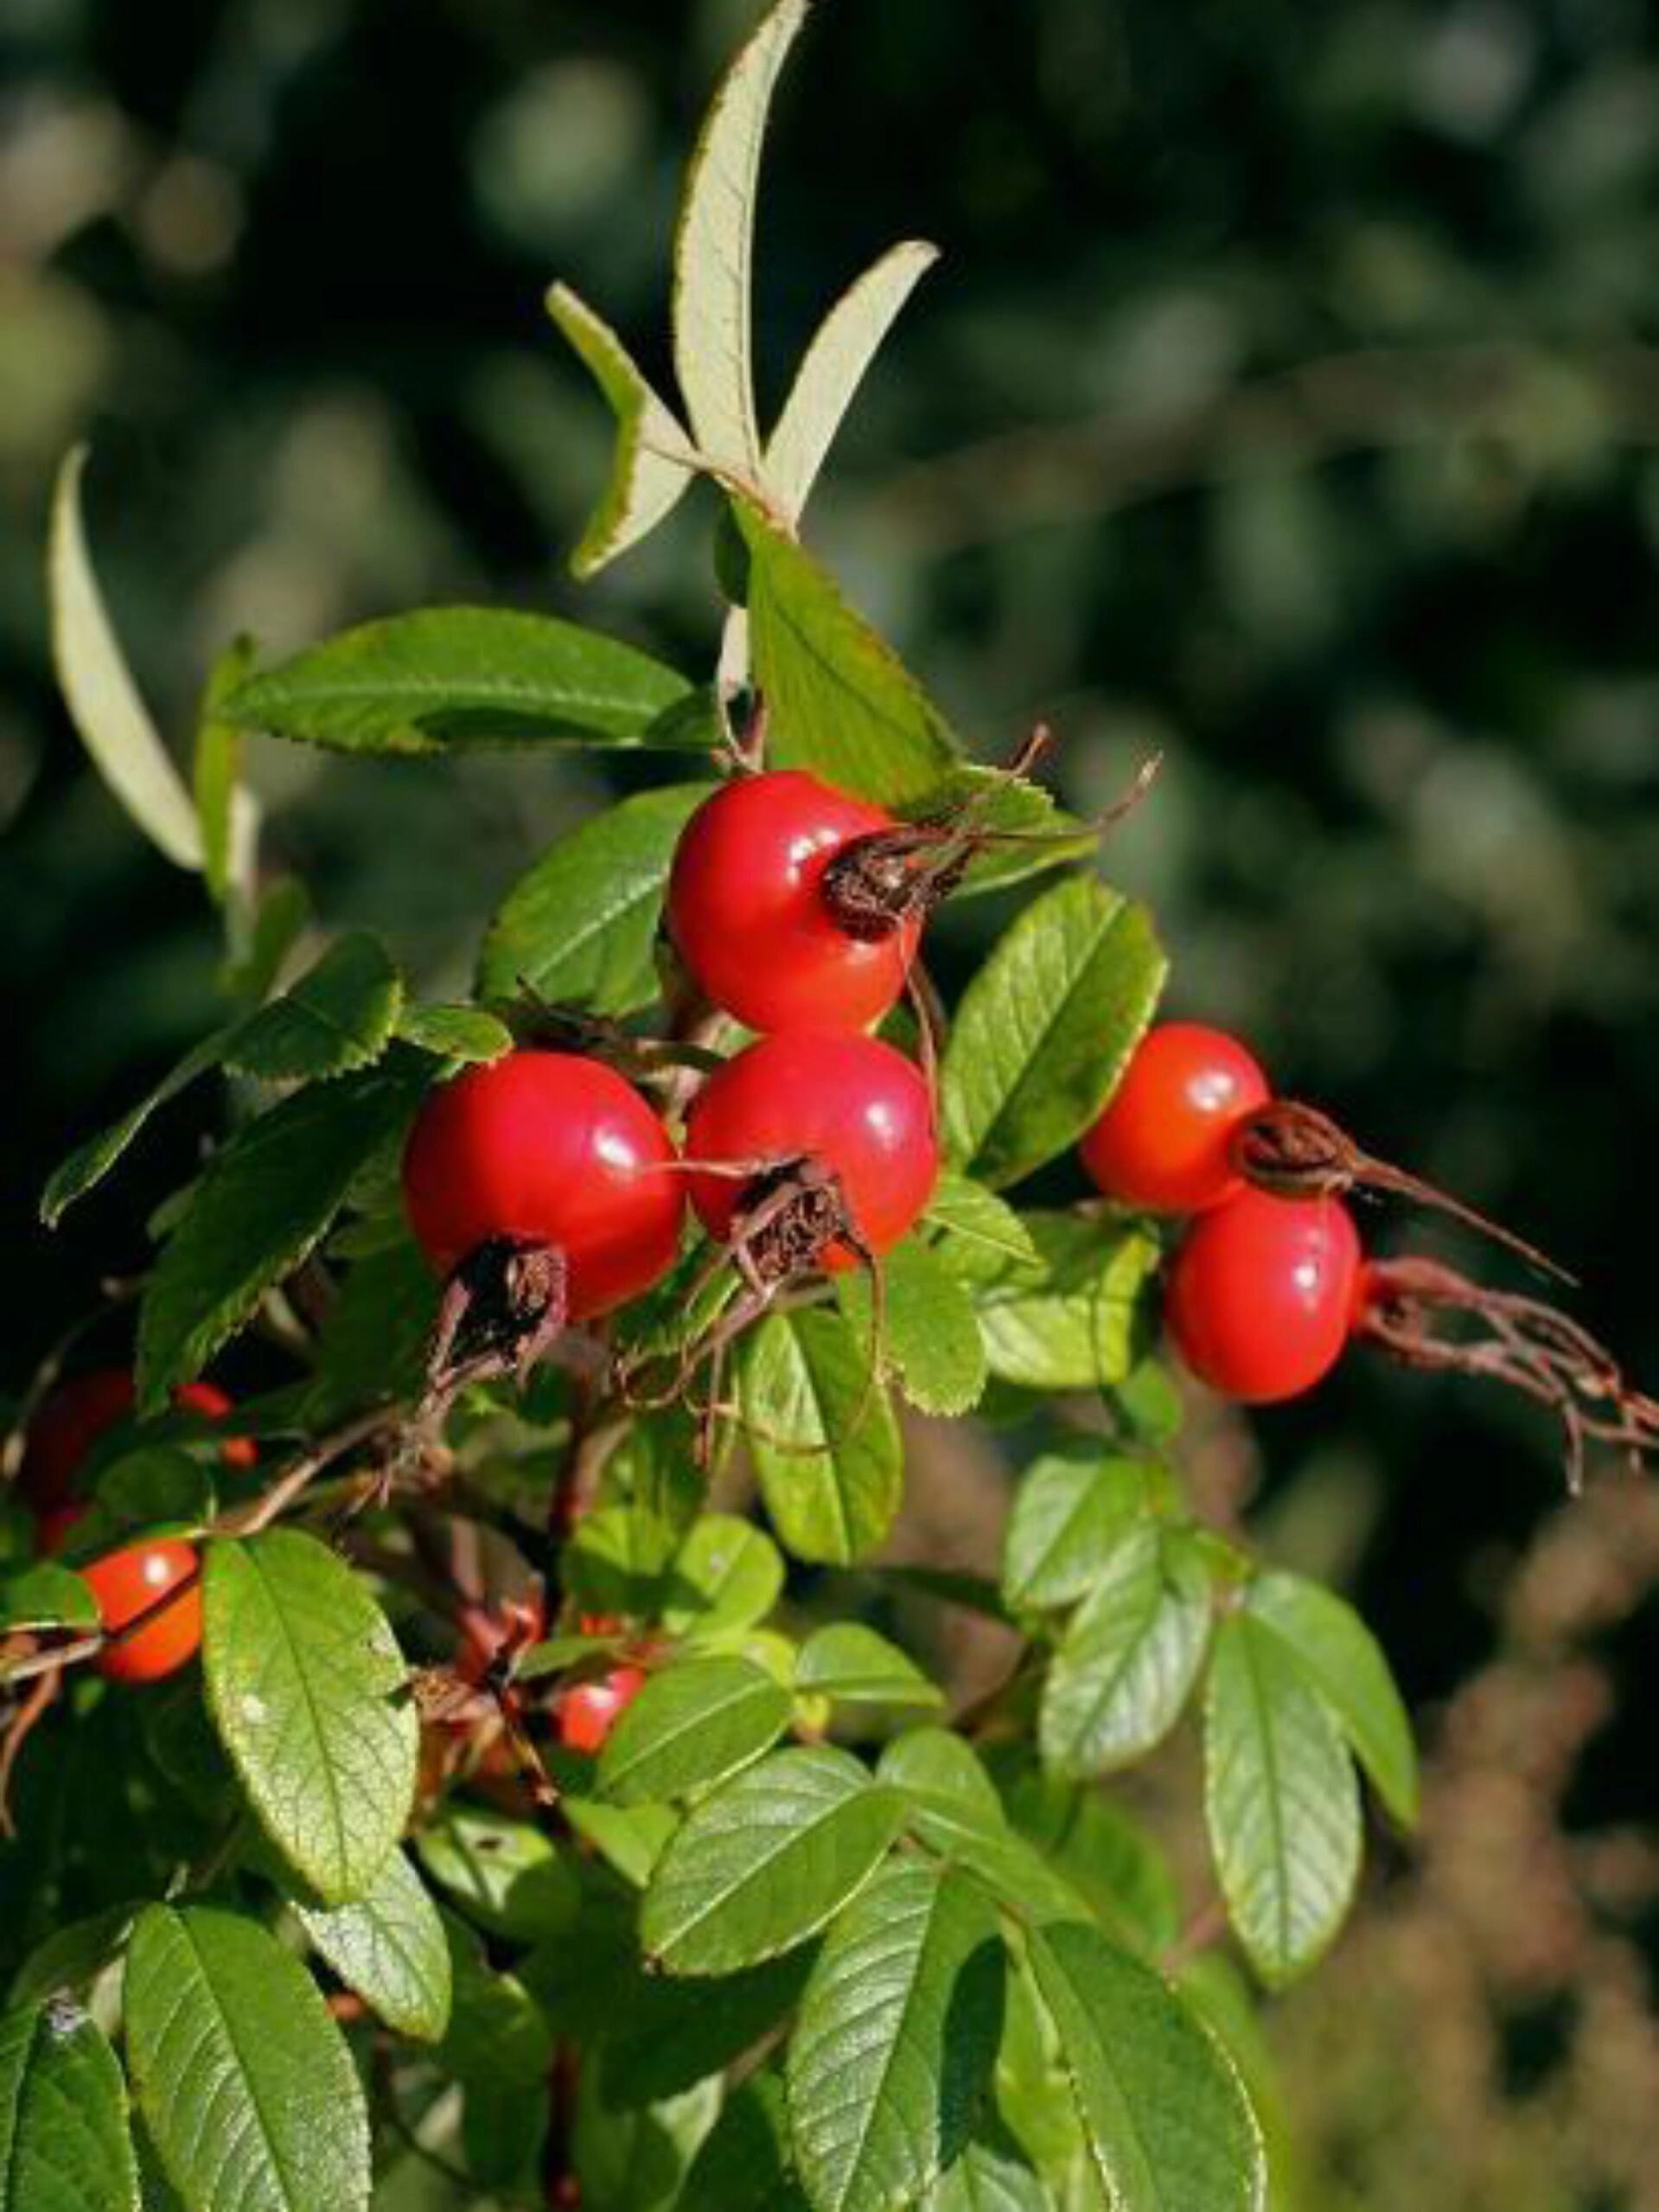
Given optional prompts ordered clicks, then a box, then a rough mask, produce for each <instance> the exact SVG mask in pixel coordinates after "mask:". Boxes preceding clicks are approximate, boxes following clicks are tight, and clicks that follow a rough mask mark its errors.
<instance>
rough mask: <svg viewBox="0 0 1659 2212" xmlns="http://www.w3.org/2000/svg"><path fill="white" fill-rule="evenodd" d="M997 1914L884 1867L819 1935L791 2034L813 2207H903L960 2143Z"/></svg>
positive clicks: (792, 2114) (931, 1878) (948, 1882)
mask: <svg viewBox="0 0 1659 2212" xmlns="http://www.w3.org/2000/svg"><path fill="white" fill-rule="evenodd" d="M1003 1975H1004V1959H1003V1951H1002V1945H1001V1942H1000V1940H999V1935H998V1932H997V1919H996V1914H995V1912H994V1910H993V1908H992V1905H991V1903H990V1902H989V1900H988V1899H987V1898H986V1896H985V1894H984V1892H983V1891H982V1890H981V1889H979V1888H978V1887H977V1886H976V1885H975V1884H974V1883H971V1882H969V1881H967V1880H966V1879H965V1878H964V1877H963V1876H960V1875H958V1874H955V1873H952V1872H950V1871H948V1870H946V1871H941V1870H940V1869H939V1868H937V1867H932V1866H927V1865H920V1864H910V1865H903V1866H899V1865H894V1866H890V1867H888V1868H886V1869H885V1870H884V1871H883V1872H882V1873H881V1874H880V1875H878V1876H877V1878H876V1880H875V1881H874V1882H872V1883H871V1884H870V1885H869V1887H868V1888H867V1889H865V1890H864V1892H863V1893H862V1895H860V1896H858V1897H857V1898H855V1899H854V1901H853V1902H852V1904H850V1905H849V1906H847V1908H845V1911H843V1912H842V1914H841V1915H840V1916H839V1919H838V1920H837V1921H836V1922H835V1925H834V1926H833V1928H832V1929H831V1930H830V1933H829V1935H828V1938H827V1939H826V1942H825V1945H824V1948H823V1950H822V1951H821V1952H820V1954H819V1959H818V1963H817V1965H816V1966H814V1969H813V1972H812V1979H811V1980H810V1981H809V1982H808V1983H807V1993H806V1996H805V1998H803V1999H802V2002H801V2017H800V2018H799V2020H798V2021H797V2022H796V2023H795V2029H794V2035H793V2036H791V2037H790V2041H789V2055H788V2085H789V2119H790V2131H791V2135H792V2138H793V2140H794V2151H795V2163H796V2165H797V2167H798V2169H799V2170H800V2174H801V2180H802V2181H803V2182H804V2183H805V2184H806V2190H807V2196H808V2197H809V2199H810V2200H811V2202H812V2204H813V2206H814V2212H890V2208H892V2207H895V2206H900V2205H907V2204H913V2203H914V2202H916V2198H917V2197H918V2196H921V2195H922V2192H923V2190H926V2189H927V2188H928V2187H929V2186H930V2184H931V2183H933V2181H934V2180H935V2177H937V2176H938V2175H939V2174H940V2173H941V2172H942V2170H944V2169H945V2167H947V2166H948V2165H949V2164H950V2163H951V2161H952V2159H953V2158H956V2157H957V2156H958V2155H959V2153H960V2151H961V2150H962V2149H963V2147H964V2146H965V2145H966V2144H967V2138H968V2136H969V2133H970V2132H971V2131H972V2128H973V2120H974V2117H975V2114H976V2113H977V2110H978V2107H979V2101H980V2100H981V2098H982V2096H983V2095H984V2094H985V2090H986V2084H987V2082H988V2081H989V2079H990V2075H991V2069H992V2065H993V2063H994V2062H995V2059H996V2055H997V2045H998V2043H999V2039H1000V2036H1001V2033H1002V2005H1003Z"/></svg>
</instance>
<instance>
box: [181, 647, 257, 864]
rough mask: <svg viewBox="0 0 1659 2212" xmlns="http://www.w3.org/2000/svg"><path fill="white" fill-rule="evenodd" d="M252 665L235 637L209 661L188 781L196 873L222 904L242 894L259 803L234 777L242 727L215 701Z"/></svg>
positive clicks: (238, 770) (249, 650)
mask: <svg viewBox="0 0 1659 2212" xmlns="http://www.w3.org/2000/svg"><path fill="white" fill-rule="evenodd" d="M252 666H253V643H252V639H251V638H246V637H239V638H237V639H236V640H235V641H234V643H233V644H231V645H229V646H228V647H227V649H226V650H225V651H224V652H222V653H221V654H220V656H219V658H218V659H217V660H216V661H215V662H214V665H213V668H212V670H211V672H210V673H209V674H208V677H207V688H206V690H205V692H204V693H203V694H202V700H201V719H200V720H199V721H198V723H197V725H196V745H195V761H194V763H193V764H192V769H191V777H190V781H191V793H192V796H193V797H194V799H195V809H196V822H197V826H198V828H199V830H200V833H201V872H202V874H203V875H204V876H205V878H206V879H207V889H208V890H209V892H211V893H212V894H213V896H214V898H215V899H216V900H217V901H218V902H219V904H220V905H221V906H222V905H224V904H225V901H226V899H227V898H228V897H229V895H230V893H231V892H232V891H233V890H234V891H235V892H237V893H238V895H239V897H245V896H246V893H247V891H248V889H249V884H248V881H247V878H248V876H249V875H250V874H251V873H252V846H253V841H254V839H255V836H256V834H257V827H258V805H257V803H256V802H255V801H254V799H253V798H252V795H251V794H250V793H248V792H247V791H246V790H243V789H242V786H241V783H240V782H239V777H240V775H241V767H242V732H240V731H239V729H238V728H237V727H236V726H235V725H234V724H233V723H231V722H227V721H226V720H224V719H223V718H222V717H221V715H220V712H219V703H220V700H222V699H223V698H224V697H225V696H226V694H227V693H229V692H232V691H233V690H234V689H235V688H236V687H237V685H238V684H239V683H240V682H241V681H242V679H243V678H244V677H245V676H246V674H248V672H249V670H250V669H251V668H252Z"/></svg>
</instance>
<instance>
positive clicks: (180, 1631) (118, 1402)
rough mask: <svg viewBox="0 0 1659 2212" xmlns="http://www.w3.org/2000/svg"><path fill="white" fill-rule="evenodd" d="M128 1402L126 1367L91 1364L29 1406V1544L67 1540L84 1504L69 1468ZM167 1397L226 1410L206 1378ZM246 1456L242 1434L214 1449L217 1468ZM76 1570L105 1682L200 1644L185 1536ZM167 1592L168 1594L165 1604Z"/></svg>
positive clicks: (250, 1455) (133, 1677)
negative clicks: (97, 1629)
mask: <svg viewBox="0 0 1659 2212" xmlns="http://www.w3.org/2000/svg"><path fill="white" fill-rule="evenodd" d="M134 1402H135V1391H134V1386H133V1378H132V1373H131V1369H129V1368H126V1367H99V1368H94V1369H93V1370H92V1371H90V1372H89V1373H86V1374H84V1375H76V1376H73V1377H71V1378H70V1379H69V1380H68V1381H67V1382H64V1383H61V1384H59V1385H58V1386H57V1388H56V1389H55V1390H52V1391H50V1392H49V1393H48V1396H47V1397H46V1398H45V1399H43V1400H42V1402H41V1405H40V1406H39V1408H38V1409H37V1410H36V1411H35V1416H34V1418H33V1419H32V1420H31V1421H30V1422H29V1436H28V1443H27V1446H26V1448H25V1450H24V1453H23V1459H22V1466H21V1467H20V1468H19V1470H18V1475H17V1488H18V1492H19V1493H20V1495H21V1496H22V1499H23V1502H24V1503H25V1505H27V1506H28V1507H29V1510H30V1512H32V1513H33V1514H34V1517H35V1550H36V1551H37V1552H38V1553H39V1554H40V1556H41V1557H42V1558H50V1557H54V1556H55V1555H56V1554H57V1553H59V1552H61V1551H62V1550H64V1549H65V1547H66V1546H67V1545H69V1544H71V1543H72V1542H73V1531H74V1529H75V1527H76V1525H77V1524H78V1523H79V1522H80V1520H81V1519H82V1518H83V1517H84V1516H85V1514H86V1506H87V1501H86V1499H85V1498H83V1497H80V1496H78V1495H77V1493H76V1489H75V1481H76V1476H77V1474H78V1473H79V1471H80V1467H81V1465H82V1463H83V1462H84V1461H86V1458H87V1456H88V1455H89V1454H90V1453H91V1452H92V1450H93V1447H94V1446H95V1445H96V1444H98V1443H99V1442H102V1441H103V1440H104V1439H105V1437H106V1436H107V1435H109V1434H110V1432H111V1431H112V1430H113V1429H115V1428H116V1427H117V1426H118V1424H119V1423H120V1422H124V1421H126V1420H130V1419H131V1415H132V1411H133V1406H134ZM173 1403H174V1404H175V1406H176V1407H177V1408H178V1410H180V1411H181V1412H182V1413H195V1414H198V1415H200V1416H201V1418H202V1419H203V1420H205V1421H223V1420H224V1419H226V1417H227V1416H228V1415H229V1414H230V1412H231V1411H232V1410H233V1409H232V1403H231V1400H230V1399H229V1398H228V1397H227V1396H226V1394H225V1392H224V1391H223V1390H220V1388H219V1386H218V1385H217V1384H214V1383H187V1384H184V1385H183V1387H182V1389H180V1390H175V1392H174V1393H173ZM256 1456H257V1454H256V1450H255V1447H254V1446H253V1444H252V1442H249V1440H248V1439H247V1438H246V1437H245V1436H238V1437H233V1439H232V1440H231V1442H229V1443H227V1444H225V1445H223V1446H221V1447H220V1458H221V1459H222V1460H223V1461H224V1462H225V1464H226V1465H227V1467H252V1464H253V1462H254V1460H255V1458H256ZM80 1574H81V1575H82V1576H83V1577H84V1578H85V1580H86V1582H87V1584H88V1585H89V1586H90V1588H91V1589H92V1593H93V1598H94V1600H95V1601H96V1602H97V1605H98V1614H99V1621H101V1622H102V1624H103V1627H104V1631H105V1636H106V1637H107V1638H109V1641H107V1642H106V1643H105V1645H104V1646H103V1647H102V1648H101V1650H100V1651H99V1653H98V1656H97V1659H96V1662H95V1664H96V1665H97V1667H98V1670H99V1673H101V1674H104V1675H107V1676H108V1677H109V1678H110V1679H111V1680H112V1681H113V1682H158V1681H160V1680H161V1679H162V1678H163V1676H164V1675H169V1674H173V1673H175V1672H177V1670H178V1669H179V1668H180V1667H182V1666H184V1665H188V1663H189V1661H190V1660H191V1659H193V1658H194V1657H195V1653H196V1650H197V1648H198V1646H200V1644H201V1573H200V1565H199V1562H198V1560H197V1557H196V1550H195V1545H194V1544H186V1543H183V1542H182V1541H180V1540H179V1539H177V1538H170V1537H154V1538H150V1539H148V1540H147V1541H146V1542H144V1543H142V1544H124V1545H122V1546H121V1547H119V1549H118V1550H114V1551H108V1552H105V1554H104V1555H103V1557H101V1558H97V1559H92V1560H89V1561H87V1562H86V1563H84V1564H81V1565H80ZM173 1590H176V1591H177V1592H178V1595H177V1596H176V1597H175V1598H173V1599H172V1601H171V1602H170V1603H169V1602H167V1599H168V1594H169V1591H173ZM135 1622H137V1623H138V1624H139V1625H138V1626H137V1627H134V1626H133V1625H132V1624H134V1623H135Z"/></svg>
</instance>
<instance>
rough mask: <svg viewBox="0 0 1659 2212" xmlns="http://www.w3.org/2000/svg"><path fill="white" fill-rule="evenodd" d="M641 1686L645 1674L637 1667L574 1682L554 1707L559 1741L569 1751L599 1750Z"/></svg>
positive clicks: (623, 1668) (626, 1667)
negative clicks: (623, 1709) (556, 1709)
mask: <svg viewBox="0 0 1659 2212" xmlns="http://www.w3.org/2000/svg"><path fill="white" fill-rule="evenodd" d="M644 1687H645V1672H644V1669H643V1668H641V1667H637V1666H617V1667H613V1668H612V1669H611V1671H610V1672H609V1674H607V1675H605V1676H604V1677H603V1678H602V1679H601V1680H600V1681H597V1682H578V1683H577V1685H576V1687H575V1689H574V1690H567V1691H565V1696H564V1698H563V1700H562V1702H561V1703H560V1705H559V1708H558V1739H559V1742H561V1743H563V1744H564V1745H565V1747H566V1748H567V1749H569V1750H571V1751H587V1752H597V1751H598V1750H600V1749H602V1748H603V1743H604V1741H605V1738H606V1737H607V1736H609V1734H610V1731H611V1729H613V1728H614V1727H615V1726H616V1717H617V1715H618V1714H619V1713H620V1712H621V1711H622V1708H623V1707H624V1706H625V1705H631V1704H633V1702H634V1700H635V1697H638V1696H639V1694H640V1692H641V1690H643V1689H644Z"/></svg>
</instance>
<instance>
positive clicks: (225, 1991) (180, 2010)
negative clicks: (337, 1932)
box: [126, 1905, 369, 2212]
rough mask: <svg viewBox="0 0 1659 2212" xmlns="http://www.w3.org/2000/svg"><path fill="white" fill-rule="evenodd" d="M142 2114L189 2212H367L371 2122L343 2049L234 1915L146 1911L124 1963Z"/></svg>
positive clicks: (295, 1983) (309, 2000) (290, 1969)
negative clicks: (237, 2211)
mask: <svg viewBox="0 0 1659 2212" xmlns="http://www.w3.org/2000/svg"><path fill="white" fill-rule="evenodd" d="M126 2025H127V2051H128V2056H129V2060H130V2062H131V2069H132V2076H133V2083H134V2087H135V2089H136V2091H137V2099H138V2103H139V2106H140V2107H141V2108H142V2110H143V2113H144V2119H145V2120H146V2121H147V2122H148V2124H149V2127H150V2134H151V2136H152V2137H153V2138H154V2141H155V2145H156V2150H157V2151H159V2152H160V2154H161V2160H162V2164H163V2166H164V2167H165V2168H166V2170H167V2177H168V2179H169V2181H170V2182H171V2183H172V2184H173V2186H174V2188H175V2190H177V2191H178V2193H179V2195H180V2196H181V2197H182V2199H183V2200H184V2202H185V2204H186V2206H187V2207H188V2212H227V2209H228V2208H229V2207H231V2206H237V2207H247V2208H249V2212H252V2208H255V2207H257V2208H258V2212H322V2207H323V2206H324V2205H326V2206H327V2207H328V2208H329V2212H365V2208H367V2204H368V2200H369V2145H368V2119H367V2113H365V2111H364V2107H363V2092H362V2087H361V2083H360V2082H359V2081H358V2078H357V2069H356V2068H355V2067H354V2065H353V2063H352V2058H351V2053H350V2052H349V2051H348V2049H347V2047H346V2043H345V2038H344V2037H343V2036H341V2032H340V2030H339V2029H338V2028H337V2027H336V2026H335V2023H334V2022H333V2020H332V2019H331V2018H330V2017H329V2011H328V2008H327V2006H326V2005H325V2004H323V2002H322V1998H321V1997H320V1996H319V1995H318V1994H317V1991H316V1985H315V1984H314V1983H313V1981H312V1980H311V1978H310V1976H309V1974H308V1973H307V1972H306V1971H305V1969H304V1968H303V1966H301V1965H300V1963H299V1961H298V1960H297V1959H296V1958H295V1957H294V1956H293V1955H292V1953H290V1952H288V1951H285V1950H284V1948H283V1947H282V1945H281V1944H279V1943H278V1942H277V1941H276V1940H274V1938H272V1937H271V1936H270V1935H267V1934H266V1933H265V1930H264V1929H263V1928H259V1927H258V1926H256V1925H255V1924H254V1922H253V1921H249V1920H245V1919H244V1918H243V1917H242V1916H241V1915H239V1914H237V1913H232V1912H226V1911H224V1910H222V1909H220V1908H219V1907H217V1906H213V1905H188V1906H185V1907H183V1908H178V1909H175V1908H173V1907H170V1906H167V1905H151V1906H150V1907H148V1908H147V1909H146V1910H145V1911H144V1913H143V1914H141V1915H140V1916H139V1920H138V1924H137V1928H135V1929H134V1931H133V1936H132V1947H131V1950H130V1951H129V1953H128V1954H127V1974H126Z"/></svg>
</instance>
